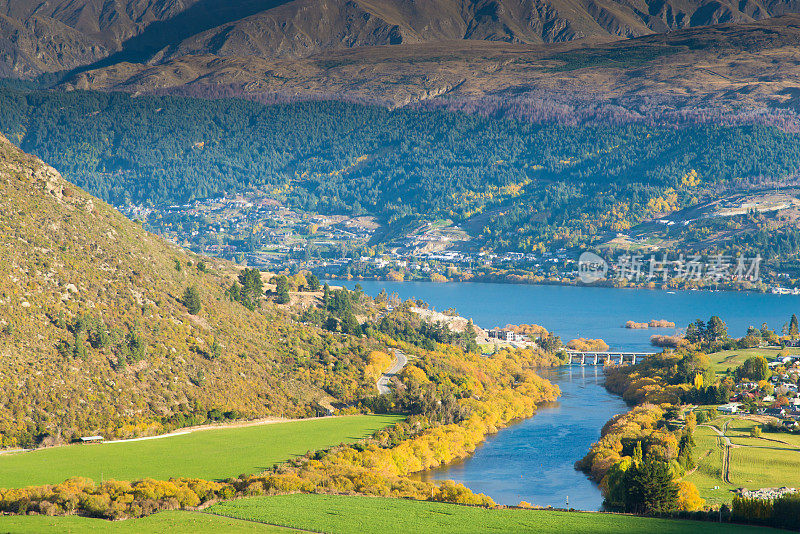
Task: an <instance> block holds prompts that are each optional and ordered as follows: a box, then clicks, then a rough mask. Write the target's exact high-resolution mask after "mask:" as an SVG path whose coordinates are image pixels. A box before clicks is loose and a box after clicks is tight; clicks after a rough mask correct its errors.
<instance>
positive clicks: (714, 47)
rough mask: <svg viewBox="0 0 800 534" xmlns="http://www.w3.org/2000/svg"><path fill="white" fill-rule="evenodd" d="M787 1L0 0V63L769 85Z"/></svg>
mask: <svg viewBox="0 0 800 534" xmlns="http://www.w3.org/2000/svg"><path fill="white" fill-rule="evenodd" d="M798 12H800V1H798V0H787V1H780V2H779V1H767V2H755V1H753V0H743V1H741V2H724V1H712V2H704V1H697V0H691V1H676V0H671V1H664V0H651V1H641V0H639V1H636V0H616V1H611V0H548V1H544V0H394V1H390V0H313V1H312V0H293V1H281V0H270V1H266V2H265V1H256V0H235V1H231V2H217V1H212V0H155V1H151V0H147V1H146V0H114V1H101V0H48V1H40V0H35V1H21V0H0V76H4V77H13V78H33V77H36V76H38V75H42V74H44V73H60V74H59V75H60V76H61V77H62V78H63V79H66V80H67V83H66V85H65V86H66V87H67V88H91V89H103V90H114V89H121V90H126V91H132V92H136V91H153V90H164V89H166V90H173V89H175V88H176V87H185V86H192V85H194V86H204V87H233V88H235V89H236V90H238V91H244V92H266V93H275V94H287V95H298V94H299V95H306V96H308V95H314V94H316V95H320V94H322V95H327V94H331V93H337V94H345V95H351V96H354V97H360V98H373V99H377V100H383V101H388V102H391V103H392V104H396V105H402V104H405V103H408V102H411V101H416V100H425V99H428V98H433V97H437V96H440V95H442V94H448V95H455V96H465V97H474V96H476V95H477V96H481V95H487V94H493V93H496V92H498V91H506V90H511V91H514V92H519V91H520V90H528V89H531V88H533V89H541V90H546V91H551V90H553V89H558V90H563V91H566V92H570V91H572V89H573V88H572V87H570V86H571V85H572V86H577V87H576V88H574V89H575V90H574V91H572V92H574V93H577V94H579V93H581V92H582V89H581V88H582V87H584V86H586V85H587V84H588V85H589V86H590V87H592V88H593V89H596V90H597V92H598V93H604V94H608V95H611V96H622V95H624V93H626V92H627V93H636V94H640V93H641V94H650V93H652V92H658V93H664V92H665V93H667V94H673V93H676V92H677V93H681V94H684V95H685V96H689V97H692V98H694V96H695V95H694V94H693V93H694V91H697V92H699V94H700V95H701V96H702V95H710V94H712V93H713V95H714V96H715V97H718V96H720V95H724V94H725V93H730V92H737V91H738V92H741V89H742V88H743V87H744V93H747V94H749V93H750V92H751V91H752V90H754V89H749V88H747V85H750V84H753V83H762V82H763V83H767V84H771V85H769V86H768V87H767V89H766V91H767V92H769V95H768V99H769V98H772V99H777V100H781V98H778V95H779V94H780V91H783V90H785V89H787V87H785V86H787V85H792V83H794V81H795V78H796V73H795V68H796V62H795V60H794V59H793V58H794V56H793V52H792V51H791V49H793V47H794V46H796V44H797V34H798V31H797V28H798V18H797V17H796V16H791V14H793V13H798ZM786 15H789V16H786ZM770 17H780V18H777V19H770ZM764 19H767V20H764ZM756 21H759V22H756ZM709 25H714V26H709ZM787 48H789V49H787ZM765 54H766V57H765ZM704 63H708V64H704ZM777 66H780V67H781V69H780V72H776V71H777V69H776V68H775V67H777ZM686 67H690V69H689V70H690V72H687V71H686ZM762 71H763V72H762ZM553 72H556V73H557V74H556V75H555V76H553ZM565 79H568V80H569V83H567V84H566V85H565V83H564V80H565ZM759 90H761V89H759ZM756 96H757V95H756ZM787 98H790V97H787ZM785 99H786V98H784V99H783V100H785Z"/></svg>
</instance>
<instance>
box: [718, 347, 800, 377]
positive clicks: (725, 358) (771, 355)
mask: <svg viewBox="0 0 800 534" xmlns="http://www.w3.org/2000/svg"><path fill="white" fill-rule="evenodd" d="M788 350H789V352H790V354H800V348H790V349H788ZM780 351H781V349H780V348H777V347H772V348H756V349H735V350H723V351H720V352H713V353H711V354H709V355H708V358H709V360H711V369H713V370H714V371H715V372H717V373H724V372H725V371H726V370H727V369H728V368H730V369H731V370H733V369H736V368H737V367H739V366H740V365H742V364H743V363H744V361H745V360H746V359H747V358H751V357H753V356H763V357H764V358H766V359H767V361H770V362H771V361H772V360H774V359H775V357H776V356H777V355H778V353H779V352H780Z"/></svg>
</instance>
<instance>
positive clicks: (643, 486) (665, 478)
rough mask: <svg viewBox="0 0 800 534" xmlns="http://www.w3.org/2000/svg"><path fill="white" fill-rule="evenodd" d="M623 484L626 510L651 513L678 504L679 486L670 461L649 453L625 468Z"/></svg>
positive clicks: (665, 509) (670, 509)
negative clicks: (675, 480) (669, 463)
mask: <svg viewBox="0 0 800 534" xmlns="http://www.w3.org/2000/svg"><path fill="white" fill-rule="evenodd" d="M624 485H625V511H626V512H632V513H636V514H652V513H661V512H669V511H672V510H675V508H677V502H678V486H677V484H675V482H674V481H673V479H672V474H671V473H670V470H669V465H668V464H667V463H666V462H663V461H661V460H658V459H657V458H654V457H653V456H652V455H650V454H648V455H647V457H646V458H645V460H644V461H643V462H641V463H640V464H638V465H637V464H636V463H634V465H632V466H631V468H630V469H628V470H627V471H626V472H625V479H624Z"/></svg>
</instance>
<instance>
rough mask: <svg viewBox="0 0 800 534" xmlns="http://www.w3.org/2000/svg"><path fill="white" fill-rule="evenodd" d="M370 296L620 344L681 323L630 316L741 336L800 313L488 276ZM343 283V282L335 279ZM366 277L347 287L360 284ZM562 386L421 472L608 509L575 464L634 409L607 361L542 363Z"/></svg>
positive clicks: (735, 297) (745, 297) (368, 285)
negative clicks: (470, 451)
mask: <svg viewBox="0 0 800 534" xmlns="http://www.w3.org/2000/svg"><path fill="white" fill-rule="evenodd" d="M360 283H361V285H362V287H363V288H364V291H365V292H366V293H367V294H369V295H372V296H374V295H377V294H378V293H380V291H381V290H382V289H386V291H387V293H390V294H391V293H397V294H398V296H400V297H401V298H403V299H407V298H419V299H422V300H424V301H425V302H427V303H429V304H430V305H431V306H433V307H435V308H436V309H437V310H440V311H442V310H445V309H447V308H450V307H454V308H456V309H457V310H458V312H459V313H460V314H461V315H463V316H465V317H471V318H472V319H473V320H474V321H475V324H477V325H479V326H481V327H483V328H491V327H493V326H504V325H506V324H508V323H513V324H520V323H525V324H531V323H535V324H539V325H541V326H544V327H545V328H547V329H548V330H550V331H552V332H555V333H557V334H558V335H560V336H561V337H562V339H564V341H567V340H569V339H573V338H576V337H589V338H602V339H604V340H605V341H606V342H607V343H608V344H609V345H610V346H611V347H612V349H615V350H638V351H644V350H653V349H652V347H651V346H650V343H649V339H650V336H651V335H653V334H654V333H663V334H672V333H675V332H676V330H677V328H676V329H648V330H629V329H625V328H622V325H623V324H625V322H626V321H628V320H635V321H637V322H645V321H649V320H650V319H667V320H669V321H673V322H675V323H676V325H678V327H685V326H686V325H687V324H688V323H689V322H691V321H694V320H695V319H698V318H702V319H703V320H707V319H708V318H709V317H710V316H711V315H719V316H720V317H721V318H722V319H723V320H724V321H725V322H726V323H727V324H728V329H729V332H730V334H731V335H732V336H737V337H738V336H742V335H744V334H745V332H746V330H747V327H748V326H749V325H753V326H756V327H758V326H760V325H761V323H762V322H766V323H767V324H768V325H769V326H770V327H771V328H773V329H777V330H778V331H780V329H781V327H782V326H783V324H784V323H785V322H787V321H788V320H789V318H790V317H791V314H792V313H800V297H797V296H791V295H770V294H758V293H744V292H713V293H712V292H706V291H676V292H666V291H648V290H642V289H611V288H586V287H571V286H535V285H510V284H487V283H446V284H434V283H424V282H380V281H364V282H360ZM331 284H332V285H334V284H338V285H341V284H342V282H341V281H335V282H334V281H332V282H331ZM355 284H356V282H346V283H344V285H346V286H347V287H350V288H353V287H354V286H355ZM541 374H542V376H544V377H546V378H548V379H549V380H550V381H551V382H553V383H554V384H557V385H558V386H559V387H560V388H561V391H562V396H561V397H560V398H559V401H558V402H555V403H551V404H548V405H545V406H542V407H541V409H540V410H539V412H538V413H537V415H535V416H534V417H532V418H530V419H527V420H525V421H522V422H519V423H517V424H514V425H511V426H509V427H508V428H506V429H503V430H501V431H500V432H498V433H497V434H495V435H493V436H490V437H489V438H488V439H487V440H486V442H485V443H484V444H482V445H481V446H480V447H479V448H478V449H477V450H476V451H475V454H474V455H473V456H471V457H470V458H468V459H466V460H464V461H463V462H460V463H457V464H452V465H449V466H446V467H444V468H441V469H436V470H433V471H430V472H427V473H424V474H422V475H421V478H424V479H426V480H455V481H457V482H462V483H464V484H465V485H466V486H467V487H469V488H471V489H472V490H473V491H476V492H481V493H486V494H487V495H489V496H490V497H492V498H493V499H494V500H495V501H496V502H498V503H501V504H518V503H519V502H520V501H523V500H524V501H527V502H529V503H531V504H536V505H539V506H547V505H552V506H554V507H564V506H566V505H567V498H569V506H570V507H573V508H577V509H581V510H598V509H600V507H601V505H602V500H603V499H602V496H601V495H600V491H599V489H598V487H597V485H596V484H594V483H593V482H591V481H590V480H589V479H588V478H587V477H586V476H585V475H584V474H583V473H580V472H578V471H575V469H574V468H573V465H574V463H575V461H576V460H579V459H580V458H581V457H582V456H583V455H584V454H585V453H586V452H587V451H588V449H589V446H590V445H591V444H592V443H593V442H595V441H596V440H597V439H598V438H599V437H600V429H601V428H602V427H603V425H604V424H605V422H606V421H607V420H608V419H610V418H611V417H612V416H613V415H615V414H618V413H622V412H625V411H627V409H628V408H627V407H626V405H625V403H624V402H622V399H621V398H620V397H618V396H616V395H612V394H610V393H609V392H607V391H606V390H605V388H603V386H602V384H603V374H602V369H600V368H597V367H594V366H590V367H561V368H557V369H546V370H542V371H541Z"/></svg>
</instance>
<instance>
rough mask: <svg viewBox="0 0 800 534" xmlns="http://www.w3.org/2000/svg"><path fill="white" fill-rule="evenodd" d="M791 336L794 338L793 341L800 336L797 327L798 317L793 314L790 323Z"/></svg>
mask: <svg viewBox="0 0 800 534" xmlns="http://www.w3.org/2000/svg"><path fill="white" fill-rule="evenodd" d="M789 335H790V336H792V339H795V338H796V337H797V336H798V335H800V330H798V325H797V315H795V314H792V318H791V320H790V321H789Z"/></svg>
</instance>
